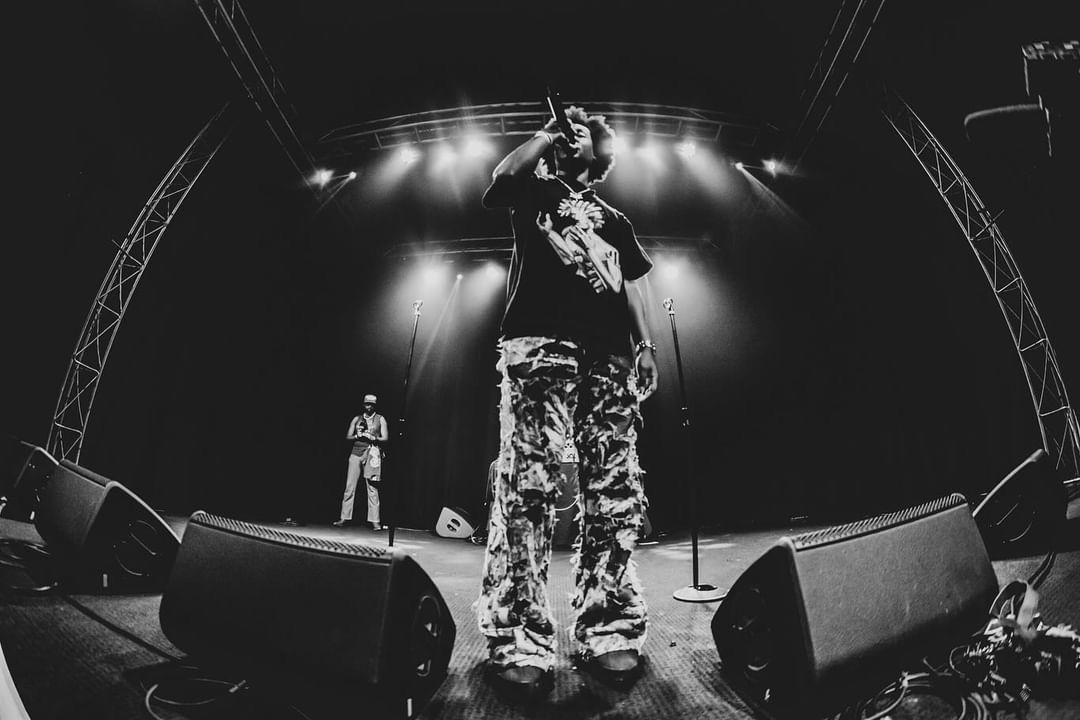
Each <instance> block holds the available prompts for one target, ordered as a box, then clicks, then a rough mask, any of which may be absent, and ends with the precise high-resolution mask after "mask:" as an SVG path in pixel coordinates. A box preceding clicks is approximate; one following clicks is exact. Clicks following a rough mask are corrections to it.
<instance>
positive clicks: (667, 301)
mask: <svg viewBox="0 0 1080 720" xmlns="http://www.w3.org/2000/svg"><path fill="white" fill-rule="evenodd" d="M664 309H665V310H667V311H668V315H674V314H675V300H673V299H672V298H664Z"/></svg>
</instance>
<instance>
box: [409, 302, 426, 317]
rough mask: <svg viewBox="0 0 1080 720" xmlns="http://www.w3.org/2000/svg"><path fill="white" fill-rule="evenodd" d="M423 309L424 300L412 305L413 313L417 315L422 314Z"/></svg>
mask: <svg viewBox="0 0 1080 720" xmlns="http://www.w3.org/2000/svg"><path fill="white" fill-rule="evenodd" d="M422 307H424V301H423V300H417V301H416V302H414V303H413V304H412V309H413V312H414V313H416V314H417V315H419V314H420V308H422Z"/></svg>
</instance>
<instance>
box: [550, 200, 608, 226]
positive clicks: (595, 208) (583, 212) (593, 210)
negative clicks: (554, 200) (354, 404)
mask: <svg viewBox="0 0 1080 720" xmlns="http://www.w3.org/2000/svg"><path fill="white" fill-rule="evenodd" d="M559 214H560V215H562V216H563V217H568V218H570V219H572V220H573V221H574V224H575V225H577V226H578V227H587V228H590V229H597V230H599V229H600V228H602V227H604V213H603V211H602V210H601V209H600V206H599V205H597V204H596V203H594V202H589V201H588V200H582V199H580V198H563V199H562V200H561V201H559Z"/></svg>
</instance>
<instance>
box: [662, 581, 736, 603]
mask: <svg viewBox="0 0 1080 720" xmlns="http://www.w3.org/2000/svg"><path fill="white" fill-rule="evenodd" d="M726 595H727V590H724V589H722V588H718V587H716V586H715V585H708V584H706V583H702V584H701V585H687V586H686V587H683V588H679V589H678V590H676V591H675V592H673V593H671V597H673V598H675V599H676V600H681V601H682V602H694V603H706V602H716V601H717V600H723V599H724V597H725V596H726Z"/></svg>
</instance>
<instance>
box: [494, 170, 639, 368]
mask: <svg viewBox="0 0 1080 720" xmlns="http://www.w3.org/2000/svg"><path fill="white" fill-rule="evenodd" d="M484 205H485V206H487V207H509V208H511V218H512V221H513V226H514V256H513V259H512V260H511V263H510V279H509V285H508V287H507V302H506V312H505V314H504V315H503V320H502V334H503V335H504V336H505V337H508V338H512V337H523V336H527V335H542V336H546V337H555V338H561V339H568V340H573V341H575V342H577V343H579V344H580V345H581V346H582V347H584V348H585V349H587V350H590V351H594V352H602V353H612V354H617V355H626V354H628V353H629V352H630V351H631V347H630V310H629V308H628V307H627V301H626V285H625V284H624V281H626V280H637V279H638V278H640V277H642V276H644V275H645V273H647V272H649V270H650V268H652V261H650V260H649V257H648V255H646V254H645V251H644V250H643V249H642V247H641V245H640V244H639V243H638V241H637V237H636V236H635V235H634V228H633V226H632V225H631V224H630V221H629V220H627V219H626V216H625V215H623V214H622V213H621V212H619V211H618V210H616V209H615V208H613V207H611V206H610V205H608V204H607V203H606V202H604V201H603V200H601V199H600V198H599V197H597V195H596V193H595V192H594V191H593V190H592V189H591V188H587V187H585V186H583V185H581V184H580V183H578V182H577V181H576V180H573V179H563V178H555V177H549V178H540V177H537V176H536V175H535V174H533V173H528V174H526V175H524V176H521V177H517V178H513V177H500V178H498V179H496V180H495V182H493V183H492V185H491V187H489V188H488V190H487V192H486V193H485V194H484ZM538 223H540V224H542V225H543V227H540V225H538Z"/></svg>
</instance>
